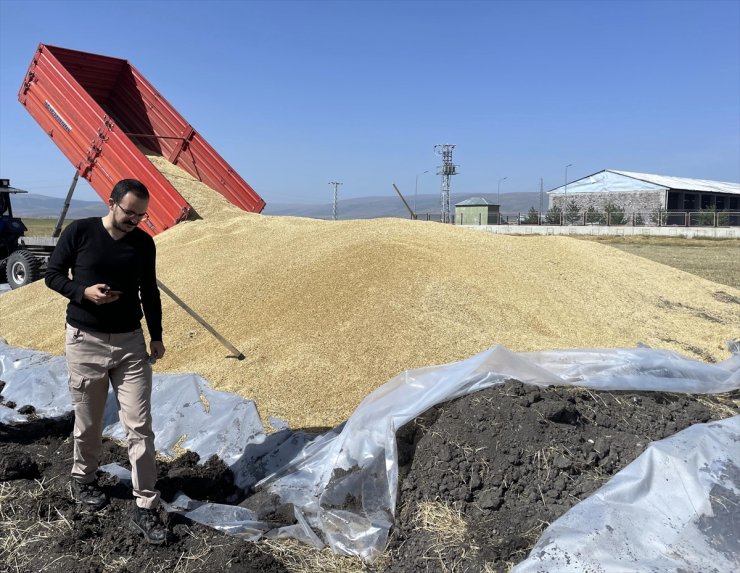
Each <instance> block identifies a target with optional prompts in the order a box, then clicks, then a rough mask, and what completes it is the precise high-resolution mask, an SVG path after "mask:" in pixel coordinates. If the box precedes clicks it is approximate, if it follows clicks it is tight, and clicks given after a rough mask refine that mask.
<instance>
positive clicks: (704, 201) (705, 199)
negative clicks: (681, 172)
mask: <svg viewBox="0 0 740 573" xmlns="http://www.w3.org/2000/svg"><path fill="white" fill-rule="evenodd" d="M712 199H714V197H713V196H712V195H702V196H701V208H702V209H711V207H712V203H713V201H712Z"/></svg>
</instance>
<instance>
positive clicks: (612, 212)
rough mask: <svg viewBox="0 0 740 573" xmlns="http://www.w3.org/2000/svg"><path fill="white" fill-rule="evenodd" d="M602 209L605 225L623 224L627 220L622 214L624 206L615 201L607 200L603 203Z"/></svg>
mask: <svg viewBox="0 0 740 573" xmlns="http://www.w3.org/2000/svg"><path fill="white" fill-rule="evenodd" d="M604 211H606V223H607V225H624V224H625V223H626V222H627V217H625V216H624V207H621V206H619V205H617V204H616V203H612V202H611V201H609V202H608V203H607V204H606V205H604Z"/></svg>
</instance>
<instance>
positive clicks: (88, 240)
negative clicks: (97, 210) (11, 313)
mask: <svg viewBox="0 0 740 573" xmlns="http://www.w3.org/2000/svg"><path fill="white" fill-rule="evenodd" d="M155 261H156V247H155V245H154V241H153V240H152V238H151V237H150V236H149V235H147V234H146V233H145V232H144V231H142V230H141V229H139V228H136V229H134V230H133V231H131V232H130V233H128V234H126V235H124V236H123V237H122V238H121V239H118V240H115V239H114V238H113V237H111V236H110V234H109V233H108V231H106V229H105V227H104V226H103V221H102V219H100V218H99V217H93V218H89V219H80V220H77V221H73V222H72V223H70V224H69V226H68V227H67V228H66V229H65V230H64V232H63V233H62V235H61V236H60V237H59V242H58V243H57V245H56V247H55V248H54V251H53V252H52V255H51V257H50V258H49V263H48V265H47V271H46V276H45V280H46V286H48V287H49V288H51V289H53V290H55V291H57V292H58V293H59V294H61V295H63V296H65V297H67V298H68V299H69V304H68V305H67V323H68V324H70V325H71V326H74V327H75V328H80V329H82V330H91V331H93V332H105V333H118V332H131V331H133V330H136V329H137V328H141V318H142V316H146V323H147V326H148V328H149V335H150V337H151V339H152V340H162V303H161V301H160V297H159V289H158V288H157V275H156V269H155ZM70 270H71V271H72V275H71V276H72V280H70V279H69V276H70V275H69V271H70ZM98 283H105V284H107V285H108V286H109V287H110V288H111V289H112V290H119V291H122V292H123V294H122V295H121V296H120V297H119V299H118V300H117V301H115V302H111V303H106V304H100V305H97V304H95V303H92V302H90V301H89V300H87V299H85V298H84V296H83V295H84V293H85V289H86V288H87V287H89V286H92V285H94V284H98ZM142 306H143V309H144V312H143V314H142Z"/></svg>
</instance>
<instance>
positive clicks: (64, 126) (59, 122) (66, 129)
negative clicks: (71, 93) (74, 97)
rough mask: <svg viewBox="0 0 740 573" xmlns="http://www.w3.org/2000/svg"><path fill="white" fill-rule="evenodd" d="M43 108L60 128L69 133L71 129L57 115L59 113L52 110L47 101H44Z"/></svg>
mask: <svg viewBox="0 0 740 573" xmlns="http://www.w3.org/2000/svg"><path fill="white" fill-rule="evenodd" d="M44 107H45V108H46V109H48V110H49V113H50V114H51V117H53V118H54V119H56V120H57V123H58V124H59V125H61V126H62V129H64V131H66V132H67V133H69V132H70V131H72V128H71V127H70V126H69V124H68V123H67V122H66V121H64V118H63V117H62V116H61V115H59V112H58V111H57V110H55V109H54V107H53V106H52V105H51V104H50V103H49V102H48V100H44Z"/></svg>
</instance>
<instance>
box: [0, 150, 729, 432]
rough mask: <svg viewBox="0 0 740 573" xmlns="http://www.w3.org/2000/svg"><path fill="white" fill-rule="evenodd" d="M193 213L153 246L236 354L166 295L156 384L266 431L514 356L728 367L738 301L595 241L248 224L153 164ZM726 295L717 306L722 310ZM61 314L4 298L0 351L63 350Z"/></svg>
mask: <svg viewBox="0 0 740 573" xmlns="http://www.w3.org/2000/svg"><path fill="white" fill-rule="evenodd" d="M152 161H153V162H154V163H155V165H157V167H158V168H159V169H160V170H161V171H162V172H163V173H164V174H165V175H166V176H167V177H169V178H170V180H171V181H172V182H173V183H174V184H175V186H176V187H177V188H178V189H179V190H180V191H181V192H182V194H183V196H184V197H185V198H186V199H187V200H188V202H190V203H191V205H192V206H193V207H194V210H195V211H197V213H198V215H199V216H200V217H201V218H200V219H196V220H192V221H187V222H185V223H182V224H180V225H177V226H176V227H174V228H173V229H170V230H168V231H166V232H165V233H163V234H161V235H158V236H157V237H156V242H157V249H158V274H159V278H160V279H161V280H162V282H163V283H164V284H165V285H167V286H168V287H169V288H170V289H172V290H173V291H174V292H175V294H177V295H178V296H179V297H180V298H182V299H183V300H184V301H185V302H186V303H187V304H188V305H189V306H191V307H192V308H193V310H195V311H196V312H197V313H198V314H200V315H201V316H202V317H204V318H205V319H206V320H207V321H208V322H209V323H210V324H211V325H212V326H213V327H214V328H215V329H216V330H217V331H219V332H220V333H221V334H222V335H223V336H224V337H225V338H226V339H227V340H229V341H230V342H231V343H232V344H234V345H235V346H236V347H237V348H239V350H241V351H242V352H243V353H244V354H245V355H246V357H247V358H246V360H243V361H236V360H234V359H233V358H227V356H228V355H230V354H231V353H230V352H229V351H228V350H227V349H225V348H224V347H223V346H221V345H220V344H219V342H218V341H217V340H216V339H215V338H214V337H212V336H211V335H210V334H209V333H208V332H207V331H206V330H204V329H203V328H202V327H201V326H200V325H199V324H197V323H196V322H195V321H194V320H193V319H192V318H191V317H190V316H189V315H188V314H187V313H186V312H185V311H183V310H182V309H180V308H179V307H178V306H176V305H175V304H174V303H173V302H172V301H171V300H169V299H168V298H167V297H164V313H165V322H164V332H165V344H166V345H167V348H168V352H167V356H165V358H164V359H163V360H160V361H159V362H158V363H157V366H156V368H157V370H159V371H161V372H197V373H198V374H200V375H202V376H203V377H204V378H206V379H207V380H209V381H210V382H211V383H212V384H213V385H214V386H215V387H216V388H218V389H221V390H226V391H231V392H237V393H239V394H241V395H243V396H245V397H247V398H250V399H253V400H254V401H255V402H256V404H257V406H258V408H259V411H260V414H261V416H262V418H263V420H266V419H267V417H268V416H270V415H273V416H277V417H278V418H282V419H284V420H286V421H287V422H289V423H290V425H291V427H293V428H301V427H326V426H334V425H335V424H337V423H340V422H341V421H343V420H345V419H346V418H347V417H349V415H350V414H351V413H352V411H353V410H354V408H355V407H356V406H357V405H358V404H359V403H360V401H361V400H362V399H363V398H364V397H365V396H366V395H367V394H368V393H370V392H371V391H372V390H374V389H375V388H377V387H378V386H379V385H381V384H383V383H384V382H385V381H387V380H388V379H390V378H391V377H393V376H395V375H396V374H397V373H399V372H401V371H403V370H406V369H409V368H418V367H423V366H429V365H434V364H443V363H447V362H451V361H455V360H461V359H464V358H467V357H469V356H471V355H473V354H475V353H477V352H479V351H482V350H485V349H486V348H489V347H491V346H493V345H495V344H503V345H504V346H506V347H508V348H510V349H511V350H514V351H534V350H546V349H558V348H597V347H607V348H613V347H634V346H636V345H637V344H638V343H640V342H642V343H645V344H648V345H650V346H652V347H654V348H668V349H671V350H675V351H678V352H682V353H684V354H687V355H689V356H693V357H696V358H700V359H703V360H713V361H716V360H721V359H724V358H726V357H727V356H729V352H728V351H727V349H726V347H725V341H726V340H729V339H732V338H734V337H735V336H737V335H738V332H737V325H738V324H740V304H735V303H733V302H728V301H732V300H734V299H733V298H727V297H735V298H737V299H738V300H740V291H738V290H736V289H732V288H731V287H727V286H724V285H718V284H716V283H713V282H710V281H707V280H703V279H701V278H698V277H696V276H694V275H691V274H688V273H685V272H682V271H679V270H675V269H672V268H669V267H666V266H664V265H660V264H656V263H654V262H652V261H649V260H647V259H644V258H641V257H636V256H633V255H630V254H627V253H624V252H622V251H620V250H618V249H614V248H611V247H608V246H605V245H602V244H599V243H597V242H593V241H580V240H577V239H572V238H569V237H516V236H506V235H488V234H484V233H479V232H473V231H470V230H468V229H463V228H459V227H454V226H452V225H441V224H438V223H430V222H424V221H407V220H400V219H376V220H362V221H318V220H311V219H301V218H295V217H266V216H261V215H256V214H250V213H244V212H242V211H240V210H238V209H237V208H235V207H233V206H232V205H230V204H229V203H228V202H227V201H226V200H225V199H223V198H222V197H221V196H220V195H218V194H217V193H214V192H213V191H211V190H210V189H208V188H206V187H205V186H203V185H202V184H200V183H199V182H194V181H193V180H192V179H191V178H190V177H189V176H187V175H186V174H184V173H183V172H178V170H177V169H176V168H174V167H173V166H171V165H170V164H169V163H167V162H166V161H164V160H162V159H161V158H152ZM718 291H722V292H724V293H725V295H727V297H725V298H717V296H716V293H717V292H718ZM65 305H66V300H64V299H62V298H61V297H60V296H58V295H56V294H55V293H53V292H51V291H49V290H48V289H47V288H46V287H45V285H44V284H43V283H40V282H39V283H34V284H31V285H28V286H26V287H24V288H21V289H18V290H15V291H12V292H10V293H6V294H4V295H3V296H2V297H0V337H3V338H5V339H6V340H7V341H8V343H9V344H11V345H14V346H19V347H30V348H36V349H39V350H44V351H47V352H51V353H54V354H62V352H63V336H62V328H63V323H64V312H65Z"/></svg>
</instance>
